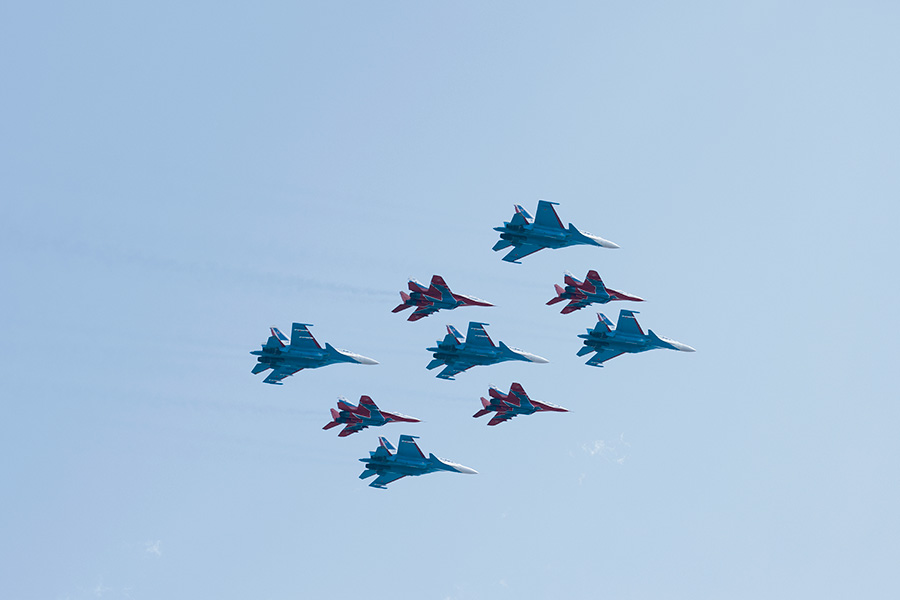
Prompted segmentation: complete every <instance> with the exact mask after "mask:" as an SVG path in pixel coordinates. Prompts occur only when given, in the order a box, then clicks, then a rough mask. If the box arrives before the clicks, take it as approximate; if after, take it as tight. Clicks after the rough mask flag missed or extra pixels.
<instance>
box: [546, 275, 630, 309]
mask: <svg viewBox="0 0 900 600" xmlns="http://www.w3.org/2000/svg"><path fill="white" fill-rule="evenodd" d="M565 282H566V287H565V288H563V287H562V286H561V285H555V286H554V287H555V288H556V298H554V299H552V300H551V301H550V302H548V303H547V304H548V305H550V304H556V303H557V302H562V301H563V300H568V301H569V303H568V304H566V305H565V306H564V307H563V309H562V314H564V315H566V314H569V313H570V312H574V311H576V310H578V309H579V308H584V307H585V306H588V305H590V304H593V303H594V302H597V303H599V304H606V303H607V302H612V301H613V300H631V301H632V302H643V301H644V299H643V298H638V297H637V296H629V295H628V294H626V293H624V292H618V291H616V290H611V289H609V288H607V287H606V286H605V285H603V280H602V279H600V275H598V274H597V271H594V270H593V269H592V270H590V271H588V273H587V276H586V277H585V278H584V281H583V282H582V281H578V280H577V279H575V277H573V276H572V274H571V273H569V272H566V276H565Z"/></svg>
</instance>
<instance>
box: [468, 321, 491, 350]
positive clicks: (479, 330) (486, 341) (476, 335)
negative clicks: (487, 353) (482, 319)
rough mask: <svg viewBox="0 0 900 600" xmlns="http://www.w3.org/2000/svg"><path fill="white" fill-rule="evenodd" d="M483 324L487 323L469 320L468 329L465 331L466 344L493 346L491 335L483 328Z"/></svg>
mask: <svg viewBox="0 0 900 600" xmlns="http://www.w3.org/2000/svg"><path fill="white" fill-rule="evenodd" d="M485 325H487V323H476V322H475V321H469V330H468V331H467V332H466V346H481V347H484V348H493V347H494V342H492V341H491V336H489V335H488V334H487V331H485V330H484V326H485Z"/></svg>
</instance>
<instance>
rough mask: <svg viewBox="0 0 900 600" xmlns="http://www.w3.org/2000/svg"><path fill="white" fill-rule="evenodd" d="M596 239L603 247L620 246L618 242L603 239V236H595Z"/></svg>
mask: <svg viewBox="0 0 900 600" xmlns="http://www.w3.org/2000/svg"><path fill="white" fill-rule="evenodd" d="M597 241H598V242H600V245H601V246H603V247H604V248H610V249H615V248H620V247H621V246H619V245H618V244H616V243H613V242H611V241H609V240H604V239H603V238H597Z"/></svg>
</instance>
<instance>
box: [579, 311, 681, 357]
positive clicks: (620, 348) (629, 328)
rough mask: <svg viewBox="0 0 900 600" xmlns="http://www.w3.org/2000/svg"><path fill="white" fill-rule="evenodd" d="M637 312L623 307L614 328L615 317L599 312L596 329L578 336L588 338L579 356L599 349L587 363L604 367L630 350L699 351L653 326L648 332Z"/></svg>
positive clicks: (634, 352)
mask: <svg viewBox="0 0 900 600" xmlns="http://www.w3.org/2000/svg"><path fill="white" fill-rule="evenodd" d="M636 314H637V311H636V310H625V309H624V308H623V309H622V310H620V311H619V321H618V322H617V323H616V328H615V329H611V327H612V321H610V320H609V319H607V318H606V315H604V314H603V313H597V319H598V322H597V325H595V326H594V328H593V329H588V330H587V333H582V334H579V335H578V337H580V338H582V339H584V347H583V348H581V349H580V350H579V351H578V356H584V355H586V354H590V353H591V352H596V354H594V356H592V357H591V358H590V359H589V360H588V361H587V362H586V363H585V364H588V365H591V366H592V367H602V366H603V363H605V362H606V361H608V360H609V359H611V358H615V357H617V356H619V355H620V354H625V353H626V352H627V353H632V354H636V353H638V352H645V351H647V350H655V349H656V348H668V349H669V350H680V351H681V352H695V350H694V349H693V348H691V347H690V346H688V345H687V344H682V343H681V342H676V341H675V340H670V339H667V338H664V337H660V336H658V335H656V334H655V333H653V330H652V329H648V330H647V333H644V330H643V329H641V326H640V325H639V324H638V322H637V319H635V318H634V315H636Z"/></svg>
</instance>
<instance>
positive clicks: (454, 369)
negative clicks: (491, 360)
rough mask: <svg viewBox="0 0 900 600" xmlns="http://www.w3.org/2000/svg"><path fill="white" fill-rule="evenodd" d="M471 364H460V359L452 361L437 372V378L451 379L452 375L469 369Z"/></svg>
mask: <svg viewBox="0 0 900 600" xmlns="http://www.w3.org/2000/svg"><path fill="white" fill-rule="evenodd" d="M474 366H475V365H473V364H468V365H467V364H464V363H463V364H460V361H453V362H452V363H450V364H448V365H447V366H446V367H444V370H443V371H441V372H440V373H438V374H437V377H438V379H453V377H454V375H459V374H460V373H462V372H463V371H466V370H468V369H471V368H472V367H474Z"/></svg>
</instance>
